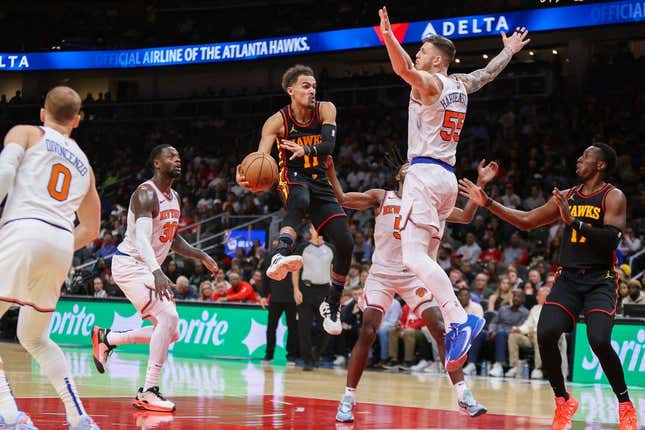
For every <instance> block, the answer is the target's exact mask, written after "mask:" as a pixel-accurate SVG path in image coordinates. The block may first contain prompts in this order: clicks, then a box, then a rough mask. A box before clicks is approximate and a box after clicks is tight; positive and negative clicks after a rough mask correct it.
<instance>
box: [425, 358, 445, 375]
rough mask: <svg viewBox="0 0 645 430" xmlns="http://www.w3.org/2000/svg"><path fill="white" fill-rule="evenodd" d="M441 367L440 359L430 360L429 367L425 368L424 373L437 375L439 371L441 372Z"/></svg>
mask: <svg viewBox="0 0 645 430" xmlns="http://www.w3.org/2000/svg"><path fill="white" fill-rule="evenodd" d="M440 368H441V363H439V362H438V361H437V362H434V361H430V362H429V363H428V367H426V368H425V369H423V373H429V374H431V375H436V374H437V373H439V369H440Z"/></svg>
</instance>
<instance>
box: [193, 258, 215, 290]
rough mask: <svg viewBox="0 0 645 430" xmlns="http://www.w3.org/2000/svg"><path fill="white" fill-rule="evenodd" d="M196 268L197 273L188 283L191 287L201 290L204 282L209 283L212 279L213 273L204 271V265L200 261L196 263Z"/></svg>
mask: <svg viewBox="0 0 645 430" xmlns="http://www.w3.org/2000/svg"><path fill="white" fill-rule="evenodd" d="M194 267H195V272H194V273H193V274H192V275H191V276H190V278H189V279H188V281H189V283H190V285H192V286H194V287H195V288H200V289H201V285H202V282H204V281H208V280H209V279H210V277H211V273H210V272H207V271H206V270H204V265H203V264H202V262H201V261H199V260H198V261H195V266H194Z"/></svg>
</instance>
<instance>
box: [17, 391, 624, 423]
mask: <svg viewBox="0 0 645 430" xmlns="http://www.w3.org/2000/svg"><path fill="white" fill-rule="evenodd" d="M173 400H174V401H175V402H176V404H177V412H176V413H174V414H162V413H152V412H145V411H139V410H137V409H134V408H133V407H132V406H131V405H130V399H128V398H122V397H119V398H103V399H101V398H87V399H84V403H85V406H86V409H87V410H88V412H89V413H90V414H91V415H92V416H93V417H94V419H95V420H96V422H97V423H98V424H99V425H100V426H101V428H102V429H177V430H179V429H181V430H187V429H249V428H275V429H337V430H341V429H342V430H350V429H514V430H521V429H548V428H550V425H549V424H550V423H549V420H546V419H540V418H531V417H522V416H511V415H495V414H487V415H484V416H481V417H478V418H469V417H466V416H464V415H462V414H460V413H458V412H455V411H443V410H437V409H423V408H413V407H407V406H387V405H377V404H369V403H361V404H359V406H358V409H357V413H356V422H355V423H348V424H340V423H336V421H335V416H336V407H337V405H338V404H337V402H335V401H331V400H318V399H308V398H303V397H281V398H280V399H277V398H274V396H270V395H267V396H263V397H257V398H246V397H224V398H219V399H214V398H203V397H176V398H173ZM19 406H20V408H21V409H22V410H26V411H29V413H30V415H31V417H32V419H33V420H34V424H35V425H37V426H38V428H39V429H41V430H48V429H62V428H65V427H64V421H65V415H64V412H63V407H62V404H61V402H60V400H58V399H57V398H40V399H37V398H31V399H19ZM583 428H584V427H583ZM603 428H607V427H603ZM610 428H612V427H610ZM613 428H615V427H613Z"/></svg>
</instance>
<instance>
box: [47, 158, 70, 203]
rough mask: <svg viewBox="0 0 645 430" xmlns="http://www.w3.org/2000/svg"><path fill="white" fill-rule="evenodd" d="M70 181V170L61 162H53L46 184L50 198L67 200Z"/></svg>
mask: <svg viewBox="0 0 645 430" xmlns="http://www.w3.org/2000/svg"><path fill="white" fill-rule="evenodd" d="M71 183H72V172H70V171H69V169H68V168H67V167H65V166H63V165H62V164H54V165H53V166H52V171H51V174H50V175H49V183H48V184H47V191H49V195H50V196H51V197H52V199H55V200H58V201H59V202H62V201H64V200H67V197H68V196H69V186H70V185H71Z"/></svg>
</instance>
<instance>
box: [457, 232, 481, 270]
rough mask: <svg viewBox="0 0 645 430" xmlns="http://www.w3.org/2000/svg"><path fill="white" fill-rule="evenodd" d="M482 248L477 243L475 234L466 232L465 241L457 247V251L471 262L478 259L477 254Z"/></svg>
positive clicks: (475, 261)
mask: <svg viewBox="0 0 645 430" xmlns="http://www.w3.org/2000/svg"><path fill="white" fill-rule="evenodd" d="M481 252H482V250H481V248H480V247H479V245H478V244H477V241H476V238H475V234H474V233H467V234H466V243H465V244H464V245H462V246H460V247H459V249H457V253H458V254H461V256H462V258H463V259H464V260H467V261H470V262H471V263H472V264H475V263H477V260H479V254H481Z"/></svg>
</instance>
